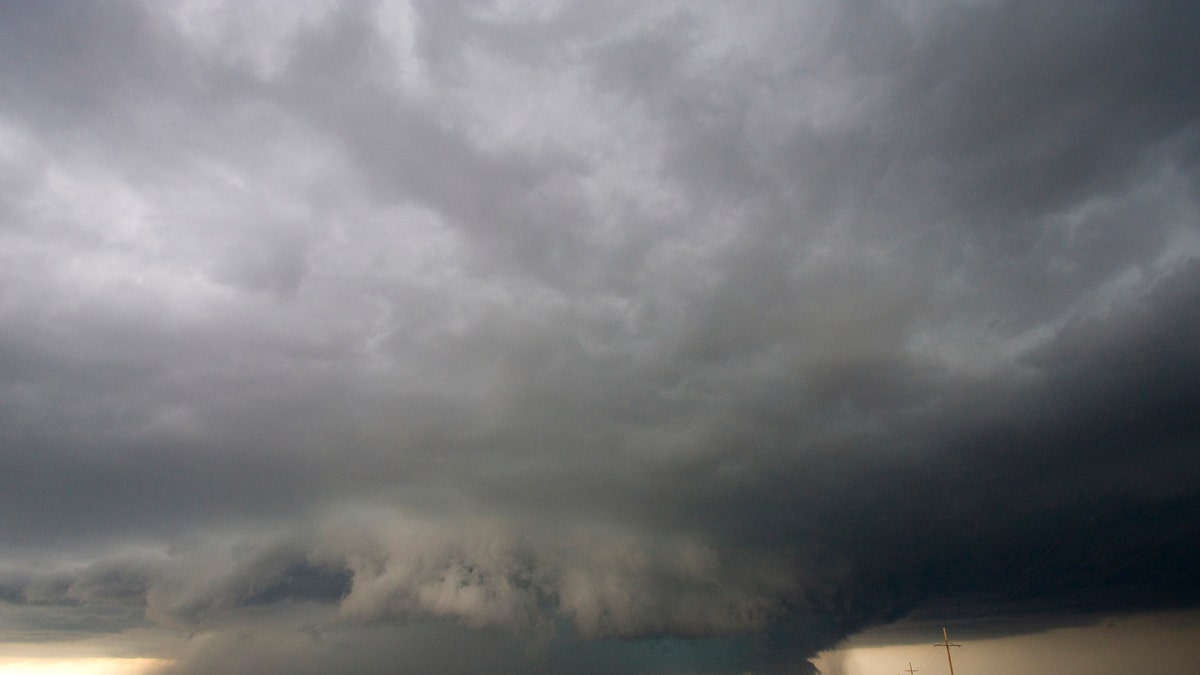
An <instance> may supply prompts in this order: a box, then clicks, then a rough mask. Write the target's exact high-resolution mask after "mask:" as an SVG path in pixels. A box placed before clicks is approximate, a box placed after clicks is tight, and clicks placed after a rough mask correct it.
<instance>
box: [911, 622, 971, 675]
mask: <svg viewBox="0 0 1200 675" xmlns="http://www.w3.org/2000/svg"><path fill="white" fill-rule="evenodd" d="M961 646H962V645H960V644H955V643H953V642H951V641H950V636H949V635H947V634H946V628H945V626H943V627H942V641H941V642H939V643H937V644H935V645H934V647H945V648H946V663H949V664H950V675H954V661H953V660H951V658H950V648H951V647H961ZM908 667H909V668H911V667H912V664H911V663H910V664H908Z"/></svg>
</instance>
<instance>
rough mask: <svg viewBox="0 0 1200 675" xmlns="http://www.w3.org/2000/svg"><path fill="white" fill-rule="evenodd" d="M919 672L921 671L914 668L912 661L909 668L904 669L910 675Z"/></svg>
mask: <svg viewBox="0 0 1200 675" xmlns="http://www.w3.org/2000/svg"><path fill="white" fill-rule="evenodd" d="M918 670H920V668H913V667H912V661H909V662H908V667H907V668H905V669H904V672H906V673H908V675H913V673H915V672H917V671H918Z"/></svg>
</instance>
